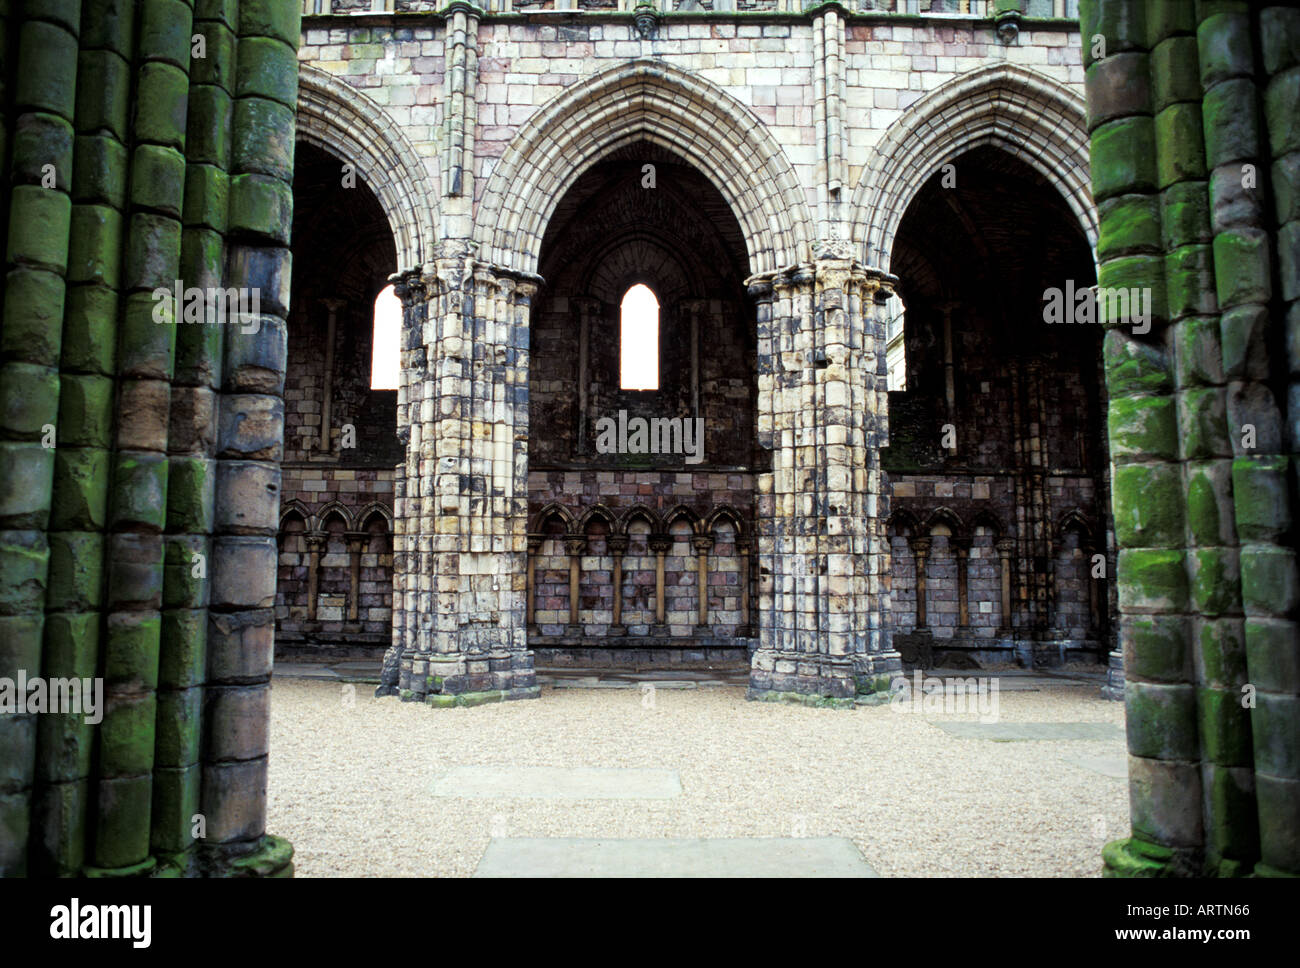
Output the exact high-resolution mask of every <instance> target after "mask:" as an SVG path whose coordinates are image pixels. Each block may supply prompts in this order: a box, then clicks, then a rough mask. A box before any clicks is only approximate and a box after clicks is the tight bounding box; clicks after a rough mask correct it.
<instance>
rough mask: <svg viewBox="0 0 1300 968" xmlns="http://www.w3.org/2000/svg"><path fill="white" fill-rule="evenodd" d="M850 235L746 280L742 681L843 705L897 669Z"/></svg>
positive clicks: (877, 387) (859, 289)
mask: <svg viewBox="0 0 1300 968" xmlns="http://www.w3.org/2000/svg"><path fill="white" fill-rule="evenodd" d="M851 252H852V248H851V247H850V246H847V245H845V244H843V243H839V242H836V241H830V242H826V243H821V244H819V245H818V246H817V254H818V255H819V258H818V259H817V260H816V261H815V262H814V263H811V264H808V265H805V266H799V267H796V268H794V269H792V270H790V271H786V272H782V273H777V274H775V275H773V276H772V277H771V279H770V281H771V294H770V296H769V294H768V290H767V289H766V287H765V286H764V285H763V282H765V281H767V280H764V279H756V280H751V294H753V295H754V297H755V301H756V303H757V311H758V320H757V331H758V341H759V390H758V431H759V442H760V446H763V447H770V448H771V451H772V469H771V471H770V472H764V473H760V474H759V475H758V491H759V496H758V511H759V527H758V541H759V555H760V560H761V562H762V564H763V566H764V567H765V568H768V569H770V572H771V574H772V591H771V592H770V593H769V592H764V593H763V595H762V597H761V600H760V620H759V638H760V644H759V648H758V650H757V651H756V652H755V654H754V659H753V669H752V671H751V674H750V689H749V695H750V697H751V698H756V699H760V698H761V699H784V698H792V699H798V697H799V696H803V697H817V699H818V700H825V701H827V702H830V703H832V704H840V705H851V704H852V702H853V697H854V696H855V695H856V694H857V693H858V692H860V691H862V692H872V691H876V690H877V689H886V688H888V684H889V678H890V676H891V674H892V673H894V672H896V671H898V670H899V669H901V661H900V659H899V656H898V653H897V652H896V651H894V650H893V648H892V642H891V641H890V635H889V631H888V629H887V627H886V626H885V624H884V607H885V604H886V595H887V592H886V587H885V584H884V581H883V577H882V576H883V575H884V574H885V573H886V571H887V570H888V562H889V550H888V545H887V543H886V541H885V538H884V531H883V527H882V526H881V522H882V521H883V518H884V516H885V515H886V514H887V508H886V507H885V506H884V504H885V497H884V495H883V493H882V488H881V470H880V462H879V446H880V442H881V439H882V434H883V430H884V426H885V422H886V413H885V411H884V409H883V407H882V400H883V395H882V391H883V388H884V386H885V384H884V383H883V381H884V379H885V368H884V352H885V351H884V324H883V321H882V320H881V319H880V318H879V313H878V311H877V308H876V301H875V293H876V291H877V290H878V289H879V288H880V287H881V286H882V285H884V284H885V283H886V280H885V279H884V277H883V276H882V275H881V274H880V273H876V272H872V271H869V270H866V269H863V268H862V267H861V266H859V265H857V264H856V263H854V262H853V261H852V258H851Z"/></svg>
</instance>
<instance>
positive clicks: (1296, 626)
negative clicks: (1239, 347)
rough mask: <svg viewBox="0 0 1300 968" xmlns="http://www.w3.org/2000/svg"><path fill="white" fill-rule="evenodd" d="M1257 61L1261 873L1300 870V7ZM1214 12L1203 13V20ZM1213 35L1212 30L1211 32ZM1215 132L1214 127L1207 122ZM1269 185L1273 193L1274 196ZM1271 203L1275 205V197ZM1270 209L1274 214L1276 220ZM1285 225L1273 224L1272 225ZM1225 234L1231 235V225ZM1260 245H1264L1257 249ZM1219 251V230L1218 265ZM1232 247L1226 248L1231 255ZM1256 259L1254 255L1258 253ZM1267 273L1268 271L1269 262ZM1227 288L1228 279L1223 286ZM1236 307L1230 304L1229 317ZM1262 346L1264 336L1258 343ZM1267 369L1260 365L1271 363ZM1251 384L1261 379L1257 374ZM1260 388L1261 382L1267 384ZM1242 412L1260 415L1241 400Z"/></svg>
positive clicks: (1248, 489)
mask: <svg viewBox="0 0 1300 968" xmlns="http://www.w3.org/2000/svg"><path fill="white" fill-rule="evenodd" d="M1251 20H1252V23H1253V25H1254V26H1255V29H1256V31H1257V34H1256V43H1255V50H1257V51H1259V52H1261V57H1262V61H1263V64H1262V67H1263V70H1262V71H1260V70H1258V66H1257V69H1256V71H1255V86H1256V95H1257V97H1258V99H1259V100H1258V103H1259V104H1260V106H1261V111H1260V112H1259V114H1258V115H1257V117H1260V118H1262V122H1263V123H1262V124H1261V125H1260V127H1259V131H1258V135H1257V138H1258V140H1257V144H1256V149H1255V157H1256V158H1257V159H1258V171H1259V173H1260V175H1261V178H1260V184H1261V185H1264V184H1266V183H1267V185H1268V188H1269V189H1270V192H1269V193H1267V194H1265V193H1262V192H1261V193H1260V195H1259V206H1258V209H1257V210H1255V211H1252V212H1251V216H1252V219H1253V225H1250V224H1249V223H1248V222H1246V221H1245V220H1244V219H1243V221H1242V223H1241V225H1242V228H1247V227H1251V228H1254V229H1255V231H1254V232H1253V233H1250V235H1251V236H1253V237H1256V238H1257V237H1259V236H1260V235H1261V234H1262V235H1264V237H1265V238H1270V239H1271V241H1272V244H1271V246H1269V247H1268V249H1266V250H1265V251H1264V252H1260V253H1259V254H1258V255H1257V258H1262V257H1263V256H1264V255H1266V254H1267V255H1269V256H1271V258H1272V267H1271V268H1272V272H1271V273H1270V275H1271V277H1272V280H1273V283H1274V286H1275V291H1274V292H1273V294H1272V295H1273V298H1272V300H1271V301H1270V302H1269V304H1268V305H1267V309H1266V311H1264V312H1261V310H1264V309H1265V307H1264V306H1263V305H1262V304H1261V302H1260V300H1259V299H1257V298H1256V297H1255V294H1254V293H1253V292H1250V291H1242V290H1241V289H1238V288H1236V287H1234V288H1233V289H1232V291H1231V295H1230V298H1231V299H1232V300H1233V303H1234V305H1240V306H1241V307H1242V309H1241V312H1242V314H1243V315H1244V316H1246V318H1248V319H1258V320H1259V321H1260V325H1261V326H1263V327H1264V328H1265V332H1264V333H1263V334H1262V344H1263V345H1262V349H1263V352H1264V356H1265V360H1266V362H1267V363H1268V364H1269V372H1268V386H1269V387H1270V388H1275V390H1274V392H1273V393H1271V394H1269V395H1268V396H1267V397H1266V396H1265V394H1264V392H1262V391H1261V390H1258V389H1256V390H1254V391H1253V392H1252V391H1251V390H1249V389H1247V387H1246V386H1243V390H1244V391H1245V392H1246V393H1247V394H1250V397H1249V398H1250V399H1251V400H1252V401H1253V400H1255V399H1258V400H1259V401H1260V405H1261V407H1265V408H1266V411H1265V413H1266V417H1265V419H1267V420H1268V424H1267V426H1268V427H1269V428H1270V429H1272V427H1273V426H1274V424H1273V421H1274V420H1277V421H1278V423H1279V424H1280V426H1277V438H1276V439H1272V438H1268V439H1264V438H1263V437H1262V435H1261V443H1260V446H1259V448H1258V451H1257V452H1251V453H1243V454H1241V456H1240V457H1239V458H1238V459H1237V461H1236V464H1235V466H1234V468H1233V481H1234V485H1235V486H1234V492H1233V493H1234V500H1235V505H1236V516H1237V527H1238V529H1239V531H1240V533H1241V539H1242V566H1241V579H1242V597H1243V599H1244V601H1245V606H1246V663H1247V670H1248V674H1249V677H1250V681H1251V683H1252V684H1253V685H1254V687H1255V689H1256V690H1258V692H1257V695H1256V697H1255V701H1256V706H1255V709H1254V711H1253V712H1252V714H1251V728H1252V734H1253V739H1254V747H1255V797H1256V802H1257V804H1258V809H1259V853H1260V862H1259V864H1257V865H1256V867H1255V873H1256V874H1257V875H1274V874H1285V875H1290V876H1297V875H1300V622H1298V621H1297V617H1298V615H1300V578H1298V576H1297V563H1296V511H1297V508H1300V501H1298V497H1297V477H1298V475H1297V461H1296V455H1297V453H1298V452H1300V124H1298V123H1297V120H1296V119H1297V117H1300V10H1297V9H1295V8H1294V7H1292V6H1290V5H1284V4H1277V5H1274V6H1270V7H1268V8H1266V9H1264V10H1261V11H1259V12H1258V13H1257V15H1256V16H1254V17H1253V18H1251ZM1207 23H1208V21H1204V22H1202V30H1204V29H1205V27H1206V25H1207ZM1206 39H1207V40H1208V38H1206ZM1207 137H1208V129H1207ZM1270 195H1271V198H1270V197H1269V196H1270ZM1270 202H1271V204H1272V208H1273V211H1272V212H1269V211H1268V209H1269V204H1270ZM1270 216H1271V218H1270ZM1273 226H1275V227H1276V228H1275V231H1270V229H1271V228H1272V227H1273ZM1215 227H1216V230H1217V229H1218V225H1217V224H1216V226H1215ZM1225 238H1226V239H1230V238H1232V236H1230V235H1229V234H1228V232H1227V225H1225ZM1256 251H1258V250H1256ZM1219 252H1220V240H1219V237H1218V236H1216V237H1215V256H1216V265H1217V264H1218V261H1219V259H1218V257H1219ZM1232 255H1233V251H1232V249H1231V248H1229V247H1227V246H1225V248H1224V259H1225V262H1229V264H1228V265H1227V266H1226V267H1227V268H1230V269H1231V268H1235V267H1234V266H1232V265H1231V264H1230V259H1231V257H1232ZM1252 264H1254V263H1252ZM1258 271H1259V272H1260V274H1261V275H1262V274H1263V273H1264V272H1265V271H1266V270H1265V269H1264V268H1263V267H1261V268H1260V269H1259V270H1258ZM1220 291H1221V295H1220V298H1221V299H1222V298H1223V294H1222V286H1221V287H1220ZM1226 315H1227V314H1226V313H1225V316H1226ZM1254 345H1255V346H1256V347H1257V348H1259V344H1254ZM1261 369H1262V368H1261ZM1243 376H1244V377H1245V379H1244V380H1243V383H1248V382H1249V381H1251V379H1252V378H1251V376H1250V373H1249V372H1246V373H1244V374H1243ZM1257 386H1258V384H1257ZM1239 412H1240V414H1241V419H1245V418H1246V417H1248V416H1251V411H1250V409H1249V408H1241V410H1240V411H1239Z"/></svg>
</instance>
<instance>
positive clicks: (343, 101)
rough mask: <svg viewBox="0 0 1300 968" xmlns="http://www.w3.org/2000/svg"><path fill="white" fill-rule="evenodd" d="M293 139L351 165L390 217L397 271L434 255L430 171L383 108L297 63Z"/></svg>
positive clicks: (327, 75) (416, 265)
mask: <svg viewBox="0 0 1300 968" xmlns="http://www.w3.org/2000/svg"><path fill="white" fill-rule="evenodd" d="M297 137H298V138H299V140H302V141H306V142H308V143H309V144H313V145H315V146H316V147H318V148H321V149H323V150H325V151H328V152H329V153H330V154H332V155H334V156H335V157H337V158H339V160H340V162H341V163H347V164H351V165H354V166H355V172H356V175H357V177H359V178H360V179H361V180H362V181H364V182H365V183H366V185H367V186H368V187H369V188H370V190H371V191H372V192H374V194H375V197H376V198H378V199H379V204H380V205H382V206H383V209H384V214H385V215H386V216H387V217H388V224H389V225H390V226H391V228H392V231H393V241H394V243H395V244H396V247H397V268H398V271H405V270H407V269H416V268H419V267H420V266H421V265H422V264H423V263H424V261H425V260H426V259H429V258H432V255H433V243H434V242H435V241H436V239H437V236H436V234H435V231H434V225H435V220H434V210H435V208H436V207H437V204H438V194H437V191H436V189H435V183H434V179H433V175H432V174H431V173H430V171H429V169H428V168H427V167H426V166H425V164H424V162H423V161H422V160H421V158H420V156H419V155H418V154H417V153H416V151H415V148H414V147H413V146H412V145H411V143H410V141H408V140H407V138H406V136H405V135H404V134H403V133H402V129H401V127H400V126H399V125H397V124H394V123H393V120H392V118H391V117H389V115H388V113H387V112H386V111H384V109H383V108H382V107H380V106H379V105H378V104H376V103H375V102H374V101H372V100H371V99H370V98H368V97H367V96H366V95H365V93H364V92H363V91H362V90H360V89H358V88H355V87H353V86H352V85H351V84H348V83H346V82H344V81H342V80H340V79H339V78H337V77H335V76H334V75H332V74H330V73H328V72H326V71H323V70H321V69H320V68H318V67H313V66H312V65H310V64H300V65H299V73H298V130H297ZM339 177H340V178H341V177H342V174H340V176H339Z"/></svg>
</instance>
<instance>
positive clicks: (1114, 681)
mask: <svg viewBox="0 0 1300 968" xmlns="http://www.w3.org/2000/svg"><path fill="white" fill-rule="evenodd" d="M1101 698H1102V699H1110V700H1113V701H1115V702H1123V701H1124V653H1123V652H1120V651H1115V652H1112V653H1110V655H1109V656H1108V657H1107V664H1106V684H1105V685H1104V686H1102V687H1101Z"/></svg>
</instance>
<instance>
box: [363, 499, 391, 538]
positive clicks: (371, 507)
mask: <svg viewBox="0 0 1300 968" xmlns="http://www.w3.org/2000/svg"><path fill="white" fill-rule="evenodd" d="M376 516H378V517H379V518H380V519H382V520H383V522H384V530H385V531H387V532H388V533H389V534H392V533H393V512H392V511H390V510H389V509H388V508H387V507H386V506H385V505H383V504H380V503H379V502H378V501H372V502H371V503H370V504H367V505H366V506H365V507H364V508H362V509H361V510H360V511H358V512H357V530H358V531H365V530H366V527H367V525H369V524H370V519H371V518H373V517H376Z"/></svg>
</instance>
